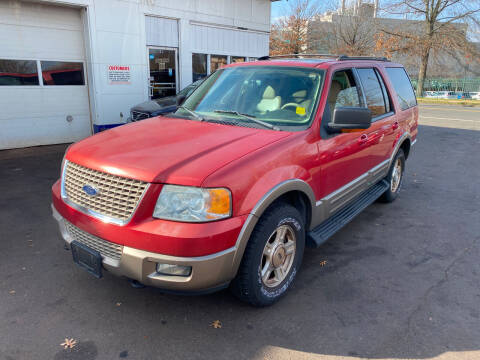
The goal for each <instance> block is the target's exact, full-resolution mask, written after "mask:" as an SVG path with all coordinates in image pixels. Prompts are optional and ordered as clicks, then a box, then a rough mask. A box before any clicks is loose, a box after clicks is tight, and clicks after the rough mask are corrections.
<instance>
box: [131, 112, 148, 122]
mask: <svg viewBox="0 0 480 360" xmlns="http://www.w3.org/2000/svg"><path fill="white" fill-rule="evenodd" d="M130 117H131V119H132V121H139V120H143V119H148V118H149V117H150V114H148V113H144V112H141V111H135V110H132V111H130Z"/></svg>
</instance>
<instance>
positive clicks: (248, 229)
mask: <svg viewBox="0 0 480 360" xmlns="http://www.w3.org/2000/svg"><path fill="white" fill-rule="evenodd" d="M291 191H300V192H301V193H303V194H305V195H306V196H307V198H308V200H309V203H310V204H306V205H307V206H308V205H310V206H311V211H312V214H315V210H316V209H315V202H316V200H315V194H314V192H313V190H312V188H311V187H310V185H308V184H307V183H306V182H305V181H303V180H301V179H290V180H286V181H283V182H281V183H280V184H277V185H276V186H274V187H273V188H271V189H270V190H269V191H268V192H267V193H266V194H265V195H263V197H262V198H261V199H260V200H259V201H258V202H257V204H256V205H255V206H254V207H253V209H252V211H251V212H250V213H249V214H248V217H247V219H246V220H245V223H244V224H243V226H242V229H241V230H240V233H239V234H238V237H237V241H236V243H235V255H234V258H233V263H232V274H231V278H232V279H233V278H234V277H235V275H236V274H237V271H238V268H239V267H240V263H241V261H242V258H243V253H244V252H245V248H246V247H247V243H248V240H249V239H250V235H251V234H252V231H253V229H254V228H255V225H257V222H258V220H259V219H260V217H261V216H262V214H263V213H264V212H265V210H267V208H268V207H269V206H270V205H271V204H272V203H273V202H274V201H275V200H277V199H278V198H279V197H280V196H282V195H283V194H286V193H288V192H291ZM306 227H308V225H307V226H306Z"/></svg>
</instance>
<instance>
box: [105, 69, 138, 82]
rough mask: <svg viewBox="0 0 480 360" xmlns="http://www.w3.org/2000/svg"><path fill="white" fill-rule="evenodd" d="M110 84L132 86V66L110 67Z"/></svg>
mask: <svg viewBox="0 0 480 360" xmlns="http://www.w3.org/2000/svg"><path fill="white" fill-rule="evenodd" d="M108 82H109V83H110V85H129V84H131V83H132V82H131V75H130V66H128V65H108Z"/></svg>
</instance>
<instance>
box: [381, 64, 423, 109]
mask: <svg viewBox="0 0 480 360" xmlns="http://www.w3.org/2000/svg"><path fill="white" fill-rule="evenodd" d="M385 70H387V74H388V76H389V78H390V81H391V82H392V84H393V87H394V88H395V92H396V93H397V97H398V102H399V103H400V108H401V109H402V110H406V109H408V108H411V107H412V106H415V105H417V99H416V97H415V92H414V91H413V88H412V83H411V82H410V79H409V78H408V75H407V73H406V72H405V69H404V68H386V69H385Z"/></svg>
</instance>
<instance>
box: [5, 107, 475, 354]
mask: <svg viewBox="0 0 480 360" xmlns="http://www.w3.org/2000/svg"><path fill="white" fill-rule="evenodd" d="M449 119H450V120H449ZM453 119H459V120H453ZM420 123H421V124H422V125H421V126H420V135H419V140H418V142H417V144H416V145H415V148H414V150H413V151H412V154H411V156H410V158H409V160H408V161H407V172H406V178H405V182H404V186H403V190H402V192H401V194H400V197H399V198H398V199H397V200H396V201H395V202H394V203H393V204H390V205H385V204H379V203H376V204H374V205H372V206H370V207H369V208H368V209H367V210H366V211H365V212H364V213H362V214H361V215H360V216H358V217H357V218H356V219H355V220H354V221H353V222H352V223H350V224H349V225H348V226H347V227H346V228H344V229H343V230H341V231H340V232H339V233H337V234H336V235H335V236H334V237H333V238H332V239H331V240H330V241H329V242H328V243H327V244H325V245H324V246H322V247H321V248H319V249H316V250H311V249H309V250H307V252H306V254H305V258H304V263H303V266H302V269H301V271H300V273H299V274H298V277H297V280H296V283H295V286H294V287H293V289H291V291H290V292H289V294H288V295H287V296H286V297H285V298H283V299H282V300H281V301H280V302H279V303H277V304H276V305H274V306H273V307H269V308H263V309H256V308H252V307H250V306H248V305H245V304H243V303H240V302H238V301H237V300H236V299H235V298H234V297H233V296H231V295H230V293H229V292H228V291H222V292H220V293H216V294H211V295H207V296H199V297H184V296H173V295H166V294H162V293H161V292H159V291H158V290H156V289H153V288H144V289H134V288H132V287H131V286H130V285H129V283H128V282H127V281H125V280H123V279H120V278H115V277H113V276H110V275H109V274H106V275H105V276H104V278H102V279H100V280H96V279H94V278H93V277H91V275H89V274H88V273H86V272H84V271H83V270H81V269H80V268H78V267H77V266H75V265H74V264H73V263H72V260H71V254H70V253H69V252H66V251H65V250H64V249H63V246H62V242H61V241H60V240H59V238H58V236H57V230H56V224H55V222H54V220H53V219H52V217H51V211H50V186H51V185H52V183H53V182H54V181H55V180H56V178H57V177H58V176H59V167H60V162H61V159H62V156H63V152H64V150H65V147H66V146H64V145H57V146H48V147H38V148H30V149H23V150H8V151H0V191H1V192H2V194H1V196H0V359H2V360H4V359H5V360H7V359H18V360H24V359H55V360H59V359H82V360H93V359H102V360H103V359H124V358H125V359H135V360H136V359H334V360H337V359H365V358H373V359H387V358H388V359H406V358H420V359H430V358H435V359H469V360H470V359H472V360H473V359H480V262H479V259H480V210H479V202H480V185H479V184H480V182H479V178H480V131H479V130H480V108H476V109H475V108H464V107H454V106H422V108H421V119H420ZM324 261H326V263H325V265H324V266H322V264H323V262H324ZM215 320H220V322H221V324H222V327H221V328H219V329H214V328H213V327H211V326H210V324H211V323H212V322H213V321H215ZM67 337H68V338H74V339H75V340H76V341H77V342H78V345H77V346H76V347H75V348H74V349H73V350H64V349H63V348H62V347H61V346H60V343H62V342H63V341H64V339H65V338H67Z"/></svg>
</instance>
